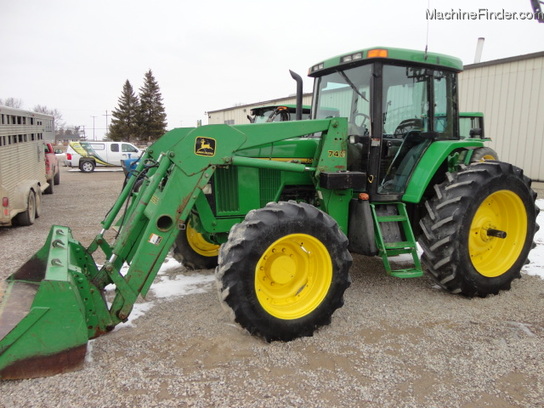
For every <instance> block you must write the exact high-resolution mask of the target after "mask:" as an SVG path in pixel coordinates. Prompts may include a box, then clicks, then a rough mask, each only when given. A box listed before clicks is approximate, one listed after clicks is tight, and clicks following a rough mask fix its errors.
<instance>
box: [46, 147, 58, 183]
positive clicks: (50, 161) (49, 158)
mask: <svg viewBox="0 0 544 408" xmlns="http://www.w3.org/2000/svg"><path fill="white" fill-rule="evenodd" d="M44 150H45V178H46V180H47V182H48V183H49V187H47V188H46V189H45V190H44V194H53V190H54V187H53V186H54V185H55V186H56V185H59V184H60V165H59V160H58V159H57V156H56V154H55V149H53V146H52V145H51V143H47V142H44Z"/></svg>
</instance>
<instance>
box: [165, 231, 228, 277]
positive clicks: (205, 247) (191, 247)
mask: <svg viewBox="0 0 544 408" xmlns="http://www.w3.org/2000/svg"><path fill="white" fill-rule="evenodd" d="M218 254H219V245H216V244H212V243H210V242H208V241H206V239H205V238H204V237H203V236H202V234H200V233H199V232H198V231H197V230H196V229H194V228H193V227H192V226H191V224H190V223H188V224H187V226H186V228H185V230H182V231H180V232H179V234H178V236H177V238H176V242H175V244H174V258H175V259H176V260H177V261H179V262H180V263H181V264H182V265H183V266H185V267H186V268H188V269H212V268H215V267H216V266H217V256H218Z"/></svg>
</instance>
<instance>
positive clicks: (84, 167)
mask: <svg viewBox="0 0 544 408" xmlns="http://www.w3.org/2000/svg"><path fill="white" fill-rule="evenodd" d="M95 166H96V164H95V162H94V161H92V160H80V161H79V170H81V171H82V172H83V173H91V172H93V171H94V168H95Z"/></svg>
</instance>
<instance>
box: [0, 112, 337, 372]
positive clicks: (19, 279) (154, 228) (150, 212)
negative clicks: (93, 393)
mask: <svg viewBox="0 0 544 408" xmlns="http://www.w3.org/2000/svg"><path fill="white" fill-rule="evenodd" d="M346 129H347V123H346V120H345V119H332V120H331V119H325V120H315V121H299V122H280V123H272V124H263V125H258V124H250V125H239V126H226V125H211V126H204V127H199V128H194V129H193V128H191V129H185V128H184V129H174V130H172V131H170V132H168V133H167V134H165V135H164V136H163V137H162V138H160V139H159V140H158V141H157V142H155V143H154V144H153V145H152V146H151V147H150V148H149V149H148V150H147V152H146V153H145V154H144V156H143V157H142V158H141V160H140V163H139V165H138V167H137V169H136V170H135V171H134V173H133V174H134V176H133V177H131V178H130V179H129V181H128V183H127V184H126V186H125V188H124V189H123V191H122V193H121V194H120V196H119V198H118V199H117V200H116V202H115V203H114V205H113V207H112V209H111V210H110V212H109V214H108V215H107V216H106V218H105V219H104V220H103V221H102V227H103V228H102V230H101V231H100V232H99V234H98V235H97V236H96V237H95V239H94V240H93V242H92V243H91V244H90V245H89V246H88V247H87V248H84V247H83V246H82V245H81V244H80V243H79V242H77V241H76V240H75V239H73V238H72V236H71V231H70V230H69V228H66V227H59V226H53V227H52V229H51V233H50V237H49V239H48V240H47V242H46V243H45V245H44V246H43V248H42V249H41V250H40V251H39V252H38V253H37V254H36V255H35V256H34V257H33V258H32V259H31V260H30V261H29V262H27V263H26V264H25V265H24V266H23V267H22V268H21V269H20V270H19V271H18V272H16V273H14V274H13V275H11V276H10V277H9V278H8V280H7V288H6V289H5V291H4V292H5V293H4V295H3V298H2V299H1V304H0V334H1V335H2V338H1V339H0V379H7V378H31V377H39V376H44V375H51V374H56V373H61V372H65V371H70V370H74V369H77V368H79V367H81V365H82V359H83V357H84V355H85V353H84V352H85V348H86V342H87V339H90V338H94V337H97V336H99V335H101V334H103V333H105V332H107V331H109V330H111V329H112V328H113V327H114V326H115V325H116V324H118V323H119V322H122V321H126V320H127V318H128V316H129V314H130V312H131V310H132V308H133V305H134V303H135V302H136V300H137V298H138V296H139V295H142V296H145V295H146V294H147V292H148V290H149V288H150V286H151V284H152V282H153V280H154V279H155V276H156V274H157V272H158V270H159V268H160V266H161V264H162V262H163V261H164V258H165V257H166V255H167V253H168V251H169V249H170V247H171V246H172V244H173V242H174V240H175V238H176V236H177V234H178V231H179V229H180V228H183V227H184V225H185V222H186V220H187V219H188V216H189V213H190V211H191V209H192V208H193V207H194V206H195V203H196V202H197V199H198V198H199V196H200V195H201V194H202V189H204V187H205V186H206V184H208V183H209V180H210V178H211V177H212V175H213V174H214V172H215V170H216V169H217V168H218V167H225V166H233V165H234V166H235V165H243V166H255V167H263V168H266V167H268V168H277V169H280V168H281V169H283V170H288V171H301V172H303V171H311V172H312V174H315V175H318V174H319V173H320V172H323V171H337V170H342V169H345V162H346V159H345V157H342V154H339V153H335V154H336V155H337V156H338V157H337V158H336V159H335V158H333V160H330V158H329V159H325V156H328V155H329V154H330V153H327V151H334V152H338V151H340V150H345V141H346ZM319 132H322V135H323V136H322V137H321V140H320V142H319V143H320V147H319V148H318V149H317V151H316V157H315V158H314V166H313V167H308V166H306V165H305V164H300V163H279V162H274V161H267V160H262V159H257V158H251V157H247V155H245V156H244V155H237V152H239V151H242V150H244V149H246V150H247V149H252V148H256V147H259V146H261V145H267V144H271V143H274V142H277V141H281V140H284V139H289V138H294V137H299V136H304V135H308V134H314V133H319ZM329 136H330V137H329ZM333 156H334V154H333ZM138 178H141V179H142V180H143V183H142V184H141V186H140V188H139V191H138V192H135V191H134V187H135V185H136V180H137V179H138ZM114 225H115V227H116V228H117V229H118V234H117V236H116V238H115V239H114V240H113V242H111V243H110V242H108V240H107V239H106V238H105V233H106V231H108V230H109V229H111V228H112V227H113V226H114ZM98 250H100V251H102V252H103V253H104V254H105V256H106V259H107V261H106V262H105V263H104V265H102V266H101V267H98V266H97V265H96V264H95V263H94V260H93V254H94V253H95V252H96V251H98ZM125 264H127V265H128V270H127V271H126V273H124V275H123V274H122V273H121V270H122V268H123V266H124V265H125ZM112 283H113V284H114V285H115V298H114V300H113V302H112V304H111V306H109V305H108V303H107V302H106V301H105V299H104V297H103V293H104V289H105V287H106V285H108V284H112ZM27 287H28V288H29V289H30V290H26V289H25V291H26V292H28V294H27V295H26V299H27V300H26V301H25V302H24V304H22V303H21V302H19V301H18V300H17V299H16V298H14V297H12V296H10V294H11V293H18V291H19V288H27ZM59 291H62V293H63V302H59V293H60V292H59ZM12 309H17V310H16V312H15V314H14V313H12V312H13V310H12ZM6 316H8V317H9V319H7V318H6ZM14 316H15V317H14ZM63 316H70V318H69V319H63ZM14 319H15V321H14ZM17 320H18V322H17Z"/></svg>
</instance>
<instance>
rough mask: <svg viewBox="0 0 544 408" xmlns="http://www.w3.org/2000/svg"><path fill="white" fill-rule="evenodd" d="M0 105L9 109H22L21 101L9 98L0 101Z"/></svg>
mask: <svg viewBox="0 0 544 408" xmlns="http://www.w3.org/2000/svg"><path fill="white" fill-rule="evenodd" d="M0 105H4V106H9V107H10V108H17V109H21V108H22V107H23V100H22V99H18V98H13V97H9V98H6V99H0Z"/></svg>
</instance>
